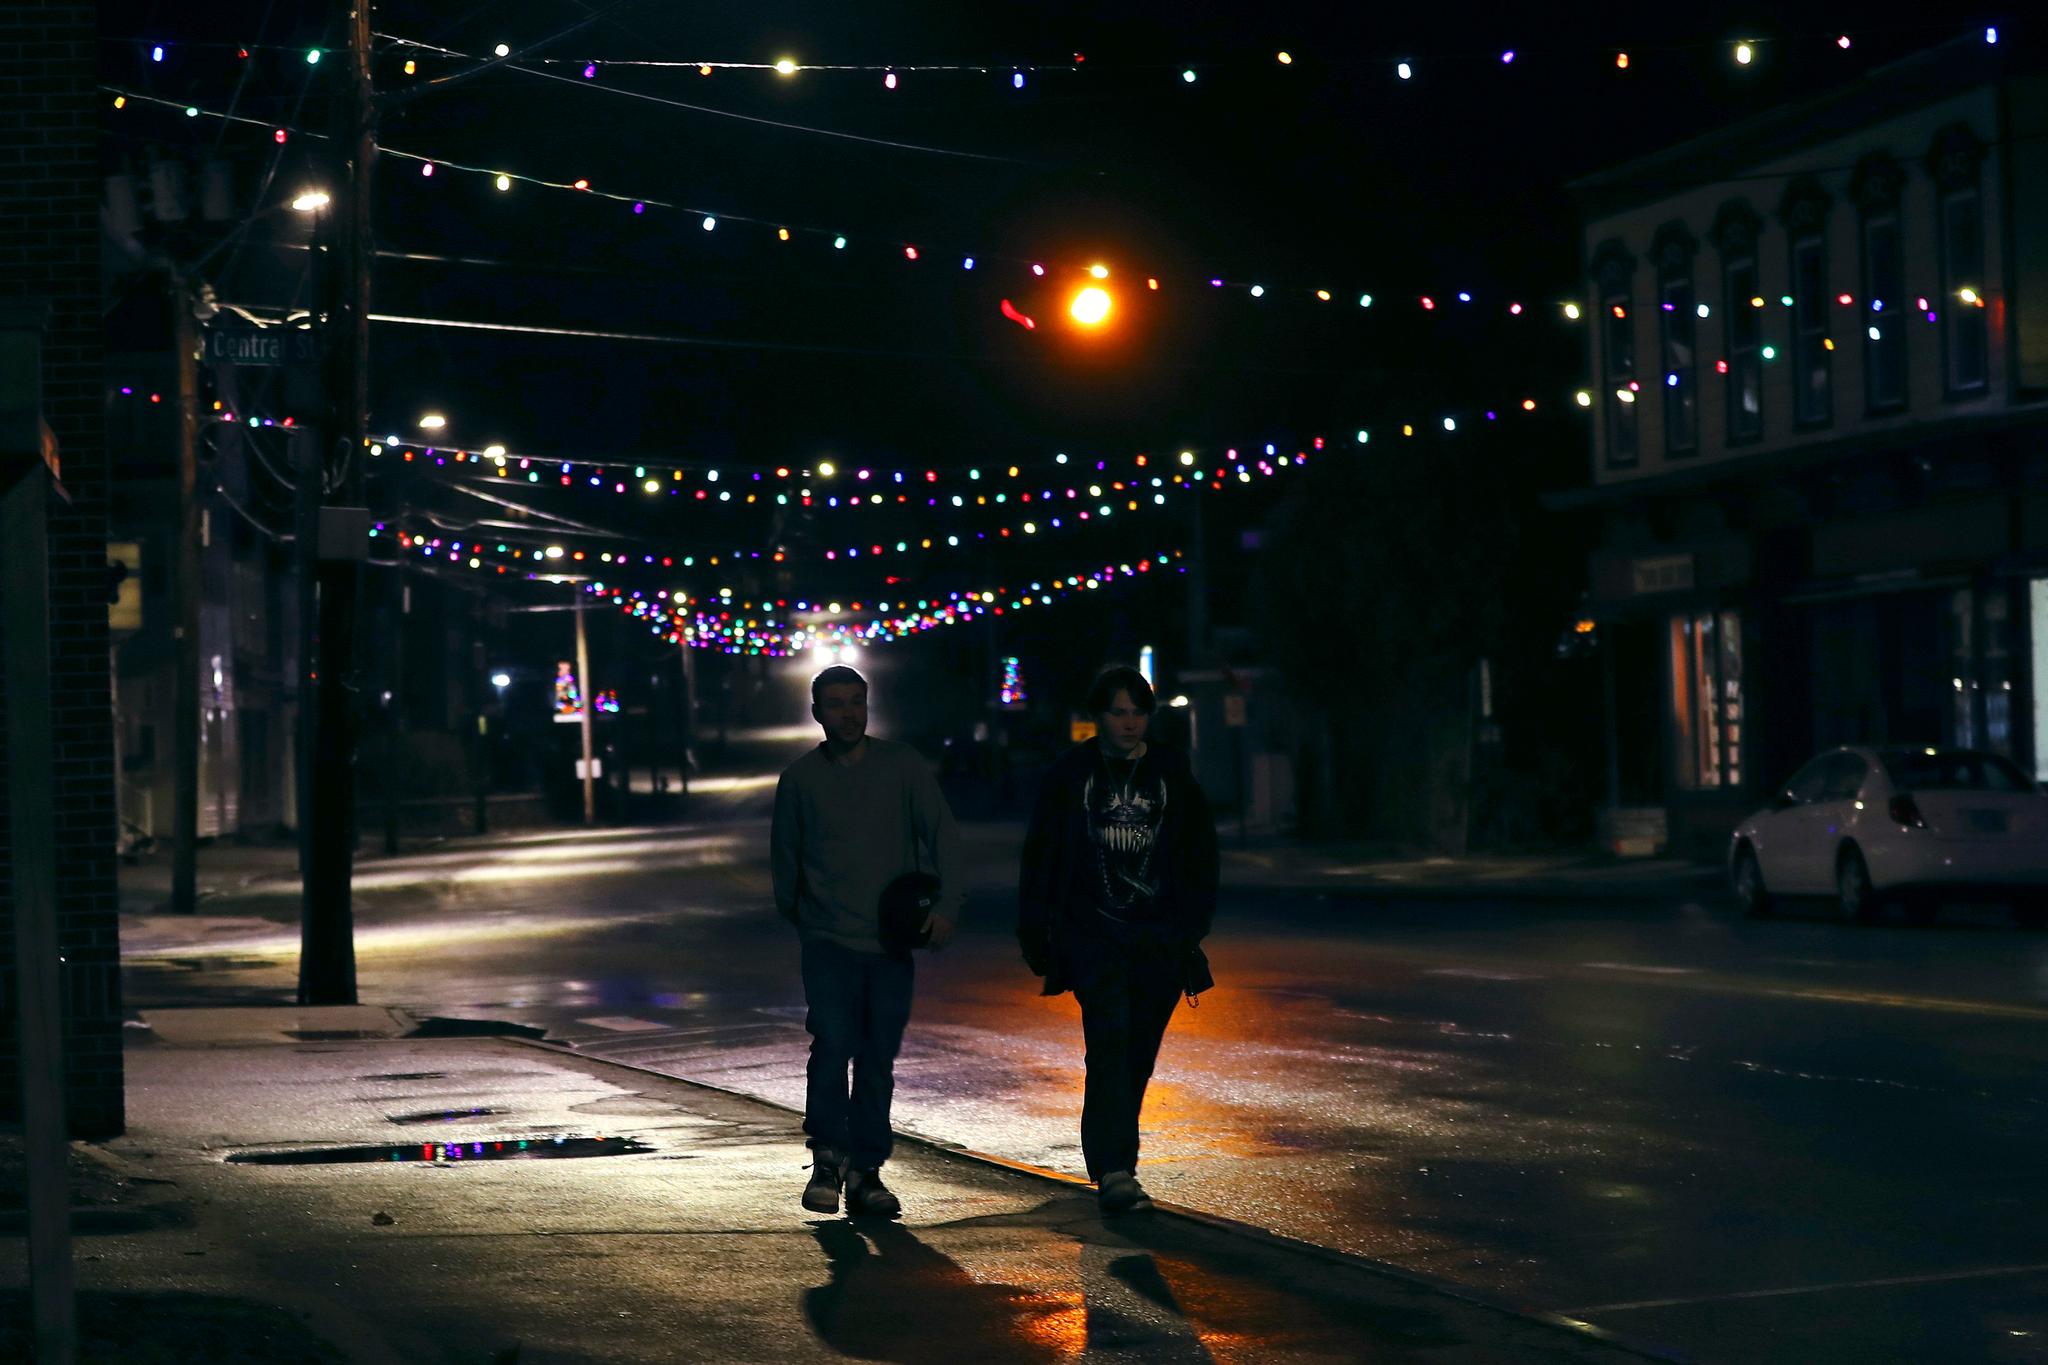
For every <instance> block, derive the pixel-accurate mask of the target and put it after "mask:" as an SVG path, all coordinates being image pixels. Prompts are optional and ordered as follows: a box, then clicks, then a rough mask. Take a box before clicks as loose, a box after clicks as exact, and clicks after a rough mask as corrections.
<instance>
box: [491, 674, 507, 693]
mask: <svg viewBox="0 0 2048 1365" xmlns="http://www.w3.org/2000/svg"><path fill="white" fill-rule="evenodd" d="M511 685H512V675H511V674H510V673H493V674H491V686H493V687H495V688H497V689H498V694H499V695H500V696H503V695H504V692H505V689H506V688H508V687H510V686H511Z"/></svg>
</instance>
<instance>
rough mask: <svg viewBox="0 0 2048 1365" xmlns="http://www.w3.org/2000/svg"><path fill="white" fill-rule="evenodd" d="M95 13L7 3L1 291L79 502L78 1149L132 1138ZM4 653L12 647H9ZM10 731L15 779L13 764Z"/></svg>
mask: <svg viewBox="0 0 2048 1365" xmlns="http://www.w3.org/2000/svg"><path fill="white" fill-rule="evenodd" d="M97 22H98V19H97V11H96V7H95V6H94V5H93V4H91V3H76V0H33V2H32V3H26V4H24V3H12V2H10V0H0V294H5V295H7V296H11V297H33V298H42V299H47V300H48V301H49V302H50V304H51V306H52V310H53V311H52V315H51V322H50V330H49V332H48V333H47V334H46V335H45V337H44V342H43V414H44V418H45V420H46V421H48V422H49V424H50V427H51V428H52V430H54V431H55V432H56V434H57V439H58V441H59V443H60V445H61V448H62V450H61V453H62V458H63V466H64V474H63V478H64V485H65V488H66V489H67V490H68V491H69V492H70V494H71V497H72V501H71V503H70V504H69V505H68V506H58V507H55V508H54V510H53V514H52V517H51V521H50V597H51V602H50V659H51V663H50V666H51V674H52V676H51V688H52V693H53V696H52V705H53V708H54V711H53V722H54V733H53V735H52V744H53V748H54V756H55V769H56V771H55V773H54V793H53V796H54V810H55V823H56V831H57V848H56V850H55V851H56V857H57V878H58V880H57V897H58V917H59V923H58V934H59V938H60V942H61V944H62V948H63V954H64V959H65V966H64V983H63V984H64V1009H65V1039H64V1046H65V1058H66V1066H67V1071H68V1077H67V1079H68V1082H69V1084H68V1093H67V1095H66V1105H67V1110H68V1115H69V1118H70V1122H71V1129H72V1132H73V1134H74V1135H75V1136H79V1137H103V1136H108V1135H111V1134H114V1133H118V1132H120V1131H121V1129H122V1126H123V1106H122V1088H121V1018H120V1016H121V997H120V950H119V920H118V918H117V915H116V901H115V888H114V836H115V824H114V767H113V744H112V741H113V736H112V726H111V709H110V704H109V698H108V694H107V679H108V668H107V610H106V596H105V590H106V562H107V556H106V519H107V512H106V509H107V473H108V470H107V447H106V405H105V383H106V376H105V373H104V364H103V359H102V357H103V351H104V341H103V335H102V330H101V325H100V267H99V253H100V229H99V200H100V180H99V177H100V171H99V150H98V144H99V96H98V95H97V93H96V91H95V90H94V84H95V79H96V62H97V42H96V38H97ZM5 648H6V641H5V640H4V639H0V651H4V650H5ZM5 744H6V737H5V730H4V727H0V771H4V765H5V763H6V758H7V755H6V749H5ZM6 799H7V798H6V786H5V784H4V783H0V988H4V990H0V1118H7V1119H13V1118H18V1117H19V1112H20V1103H21V1100H20V1093H19V1089H20V1087H19V1081H18V1074H17V1065H16V1061H17V1057H18V1052H19V1049H18V1045H17V1041H16V1028H17V1019H16V1008H17V1006H16V1003H15V1001H16V996H15V991H14V962H13V953H14V924H13V921H12V907H13V903H14V898H13V896H12V895H11V894H9V887H10V884H11V880H12V876H11V870H12V866H13V856H12V855H13V850H12V849H11V848H10V847H9V842H10V835H9V833H8V823H7V813H6Z"/></svg>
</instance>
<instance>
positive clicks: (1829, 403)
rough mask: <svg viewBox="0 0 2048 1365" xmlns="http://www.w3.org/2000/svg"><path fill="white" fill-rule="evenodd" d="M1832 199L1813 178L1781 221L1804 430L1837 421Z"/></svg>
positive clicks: (1796, 410) (1804, 179) (1795, 415)
mask: <svg viewBox="0 0 2048 1365" xmlns="http://www.w3.org/2000/svg"><path fill="white" fill-rule="evenodd" d="M1828 205H1829V199H1828V193H1827V191H1826V190H1823V189H1822V188H1821V187H1820V182H1819V181H1818V180H1816V179H1814V178H1813V177H1812V176H1801V177H1800V178H1799V179H1797V180H1794V181H1793V182H1792V183H1791V184H1790V185H1789V186H1787V187H1786V189H1785V198H1784V200H1783V201H1782V202H1781V203H1780V204H1779V206H1778V221H1779V222H1781V223H1783V224H1784V225H1785V240H1786V242H1787V243H1788V245H1789V246H1790V248H1791V259H1790V265H1791V280H1792V336H1791V342H1792V345H1791V351H1792V421H1793V423H1794V424H1795V425H1796V426H1799V427H1803V428H1812V427H1824V426H1826V425H1827V424H1828V423H1829V422H1831V421H1833V420H1834V415H1835V400H1834V393H1833V388H1832V384H1833V378H1834V364H1833V361H1834V339H1833V338H1832V337H1831V336H1829V334H1828V333H1829V328H1828V318H1829V308H1830V306H1831V305H1832V304H1833V303H1834V297H1833V294H1832V292H1831V291H1830V290H1829V288H1828V237H1827V226H1828Z"/></svg>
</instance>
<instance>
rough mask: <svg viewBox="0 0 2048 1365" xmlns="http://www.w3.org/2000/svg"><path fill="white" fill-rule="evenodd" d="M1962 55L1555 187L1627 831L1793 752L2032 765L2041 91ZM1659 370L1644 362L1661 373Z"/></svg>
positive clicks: (1621, 832)
mask: <svg viewBox="0 0 2048 1365" xmlns="http://www.w3.org/2000/svg"><path fill="white" fill-rule="evenodd" d="M2009 55H2010V54H2008V52H2007V50H2006V49H2005V48H2003V47H1992V46H1987V45H1985V44H1983V43H1981V42H1977V41H1971V42H1965V43H1956V44H1952V45H1949V46H1946V47H1942V48H1939V49H1935V50H1933V51H1931V52H1928V53H1925V54H1923V55H1921V56H1918V57H1915V58H1913V59H1910V60H1908V61H1904V62H1901V63H1897V64H1895V65H1892V66H1889V67H1885V68H1882V69H1880V70H1877V71H1875V72H1873V73H1871V74H1870V75H1869V76H1867V77H1865V78H1864V79H1862V80H1859V81H1857V82H1855V83H1853V84H1851V85H1849V86H1846V87H1844V88H1842V89H1841V90H1838V91H1836V92H1834V93H1831V94H1829V95H1827V96H1824V97H1822V98H1819V99H1816V100H1813V101H1810V102H1807V103H1804V104H1800V105H1796V106H1790V107H1786V108H1781V109H1777V110H1773V111H1771V112H1769V113H1766V114H1763V115H1760V116H1758V117H1756V118H1754V119H1751V120H1749V121H1747V122H1744V123H1741V124H1738V125H1736V126H1734V127H1730V128H1727V129H1724V130H1721V131H1719V132H1716V133H1713V134H1710V135H1708V136H1705V137H1702V138H1698V139H1695V140H1693V141H1691V142H1687V143H1684V144H1682V145H1679V146H1675V147H1672V148H1669V149H1667V150H1665V151H1662V152H1659V153H1656V154H1654V155H1652V156H1649V157H1646V158H1643V159H1640V160H1638V161H1635V162H1632V163H1630V164H1628V165H1624V166H1619V167H1616V168H1614V169H1613V170H1610V171H1606V172H1603V173H1600V174H1598V175H1594V176H1591V177H1588V178H1586V179H1584V180H1581V181H1579V182H1577V183H1576V184H1575V185H1574V186H1573V189H1574V191H1575V193H1576V195H1577V197H1578V201H1579V204H1580V207H1581V213H1582V217H1583V220H1584V225H1585V233H1584V257H1583V259H1584V261H1585V267H1584V268H1585V284H1584V288H1585V289H1586V291H1587V297H1588V298H1590V299H1591V300H1592V301H1593V303H1594V309H1593V310H1592V316H1593V321H1594V323H1595V325H1594V326H1592V327H1590V328H1589V329H1588V334H1587V339H1588V345H1589V348H1590V349H1589V355H1588V362H1589V363H1588V369H1587V373H1588V374H1589V375H1590V376H1591V377H1592V378H1593V379H1594V380H1596V381H1597V382H1598V385H1599V387H1598V388H1597V389H1594V390H1593V392H1592V393H1591V394H1590V395H1588V398H1589V404H1588V405H1589V407H1590V411H1591V413H1592V417H1593V438H1592V449H1591V451H1590V452H1589V453H1590V456H1591V459H1590V466H1591V478H1590V481H1589V482H1588V484H1587V485H1586V486H1585V487H1583V488H1581V489H1578V490H1574V491H1572V492H1570V493H1567V494H1564V495H1561V496H1559V497H1556V498H1554V499H1553V500H1552V502H1553V505H1555V506H1560V507H1566V506H1569V507H1578V508H1586V509H1590V510H1592V511H1594V512H1595V513H1597V516H1598V520H1599V524H1600V535H1599V544H1598V546H1597V547H1596V548H1595V549H1594V550H1593V551H1592V554H1591V558H1590V563H1589V578H1590V590H1589V601H1590V607H1591V615H1592V616H1593V618H1594V619H1596V620H1597V621H1598V622H1599V623H1600V626H1599V635H1600V638H1601V650H1602V653H1603V656H1604V659H1605V668H1606V670H1607V683H1608V688H1609V695H1610V698H1611V703H1610V705H1609V706H1608V707H1607V712H1608V718H1607V728H1608V737H1607V739H1608V763H1607V768H1608V775H1607V797H1606V803H1605V804H1606V807H1607V812H1608V815H1607V821H1606V828H1607V829H1608V830H1609V831H1610V832H1611V833H1612V835H1613V837H1614V839H1615V841H1616V842H1617V844H1626V843H1636V844H1639V845H1649V844H1659V843H1661V844H1664V845H1666V846H1669V847H1671V848H1672V849H1674V850H1675V851H1681V852H1687V851H1691V852H1704V851H1706V850H1708V849H1709V848H1715V847H1718V845H1719V844H1720V843H1721V842H1722V841H1723V840H1725V838H1726V835H1727V832H1728V830H1729V829H1730V828H1731V827H1732V826H1733V825H1734V823H1735V822H1736V820H1737V819H1738V818H1739V817H1740V816H1741V814H1742V813H1743V812H1745V811H1746V810H1748V809H1750V808H1752V807H1753V806H1755V805H1756V804H1758V802H1759V801H1760V800H1761V799H1762V797H1763V795H1764V794H1765V793H1768V792H1769V791H1770V790H1771V788H1772V786H1773V784H1775V783H1778V782H1781V781H1783V779H1784V778H1785V776H1786V775H1787V774H1788V773H1790V772H1791V771H1792V769H1793V768H1794V767H1795V766H1796V765H1797V764H1798V763H1800V762H1802V761H1803V760H1804V759H1805V758H1806V757H1807V756H1808V755H1809V754H1811V753H1812V752H1813V751H1815V750H1817V749H1819V748H1822V747H1825V746H1828V745H1833V744H1840V743H1848V742H1870V743H1930V744H1932V743H1942V744H1961V745H1969V746H1972V747H1977V748H1983V749H1988V750H1992V751H1995V752H1998V753H2002V754H2006V755H2008V756H2010V757H2012V758H2014V759H2015V760H2017V761H2019V762H2020V763H2021V764H2022V765H2023V766H2024V767H2026V769H2027V770H2028V771H2029V772H2030V773H2032V774H2034V775H2035V776H2036V777H2037V778H2040V779H2048V75H2044V74H2043V73H2041V72H2039V71H2035V70H2021V69H2016V68H2014V67H2012V66H2011V65H2009V64H2008V57H2009ZM1652 357H1654V363H1652V359H1651V358H1652Z"/></svg>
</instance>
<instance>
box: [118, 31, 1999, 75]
mask: <svg viewBox="0 0 2048 1365" xmlns="http://www.w3.org/2000/svg"><path fill="white" fill-rule="evenodd" d="M1932 27H1933V26H1930V30H1931V29H1932ZM1944 31H1947V30H1945V29H1944ZM1981 32H1982V36H1983V40H1984V42H1985V44H1986V45H1988V46H1996V45H1997V43H1998V41H1999V38H2000V36H2001V35H2000V30H1999V29H1998V27H1997V26H1996V25H1985V26H1984V27H1983V29H1982V30H1981ZM375 36H376V38H377V39H378V40H379V41H380V42H383V43H385V44H387V46H386V47H385V48H384V49H383V50H382V51H383V52H384V53H386V54H390V53H398V52H405V53H418V54H432V55H434V56H437V57H446V58H451V59H455V60H456V61H459V62H461V63H463V64H464V65H475V64H478V63H482V62H485V61H488V60H491V59H492V58H496V59H500V60H502V59H503V58H506V57H509V56H511V55H512V53H513V48H512V45H511V44H508V43H500V44H498V45H497V46H496V48H495V49H494V51H493V53H492V57H490V58H487V57H485V56H483V55H481V54H476V53H467V52H463V51H460V50H458V49H455V48H449V47H443V46H440V45H439V44H435V43H427V42H422V41H419V40H417V39H410V38H405V37H401V36H399V35H396V34H389V33H378V34H376V35H375ZM102 41H104V42H107V43H109V44H114V45H119V46H124V47H130V48H133V49H134V50H136V51H137V52H138V53H146V54H147V55H148V57H149V60H150V61H151V62H152V63H154V64H163V63H165V62H166V61H168V60H169V58H170V56H171V54H172V53H173V52H174V51H177V50H183V49H191V50H195V51H207V52H212V51H228V50H232V51H233V52H234V53H235V56H236V59H237V60H238V61H247V60H250V59H251V58H252V57H253V55H254V54H257V53H281V54H284V56H285V57H286V59H287V60H291V61H295V62H306V63H310V64H315V65H317V64H318V63H319V62H320V60H321V59H322V58H323V57H325V56H329V55H333V54H334V53H335V51H336V50H335V49H329V48H322V47H301V46H296V45H286V44H275V43H228V42H207V41H183V40H180V41H178V42H176V43H163V42H158V41H154V40H151V39H144V38H106V39H103V40H102ZM1806 46H1810V47H1815V48H1821V49H1831V50H1834V51H1837V52H1850V51H1853V50H1854V48H1855V46H1856V35H1855V32H1854V31H1844V30H1842V29H1812V30H1805V31H1801V32H1796V33H1789V34H1782V35H1779V36H1776V37H1739V38H1733V39H1723V38H1712V39H1702V40H1700V41H1697V42H1692V43H1675V42H1670V41H1660V42H1658V43H1657V44H1655V46H1654V47H1652V48H1648V49H1637V50H1636V51H1635V52H1633V53H1632V52H1631V50H1630V47H1629V45H1628V44H1625V43H1623V44H1613V43H1607V44H1585V45H1570V46H1562V45H1558V44H1555V43H1546V44H1545V45H1544V46H1542V47H1541V48H1523V47H1514V46H1500V47H1496V48H1492V49H1487V48H1484V47H1483V46H1480V47H1462V48H1459V49H1456V50H1434V51H1433V50H1424V49H1418V50H1413V51H1405V52H1384V53H1373V54H1370V55H1366V54H1355V53H1351V52H1344V53H1340V54H1337V55H1334V56H1333V55H1330V54H1328V53H1319V52H1309V51H1306V50H1304V51H1303V52H1302V53H1300V54H1297V53H1296V52H1295V51H1294V50H1293V49H1292V48H1290V47H1288V46H1284V45H1275V46H1273V47H1271V48H1270V49H1269V51H1270V55H1269V56H1265V57H1243V58H1234V59H1228V60H1219V59H1215V58H1206V59H1202V60H1198V61H1192V62H1169V61H1128V60H1109V61H1102V60H1092V61H1091V60H1090V58H1089V57H1088V55H1087V54H1086V53H1083V52H1071V53H1070V54H1069V55H1067V56H1065V57H1062V58H1055V59H1048V60H1038V61H1008V60H994V59H982V60H978V61H954V62H933V61H885V62H875V61H865V62H836V61H811V60H803V59H799V58H797V57H795V56H790V55H785V56H779V57H776V58H773V59H771V60H756V61H739V60H732V59H715V60H704V59H701V58H700V59H697V60H687V59H679V58H652V57H620V56H607V55H602V54H592V55H587V56H581V57H529V58H527V60H529V61H532V62H534V63H536V64H537V65H542V66H559V67H563V68H567V69H574V70H579V71H580V72H581V74H582V77H583V79H585V80H590V81H595V80H597V79H598V78H599V77H600V75H601V73H602V72H603V71H604V70H605V69H606V68H618V69H622V70H647V71H663V70H676V71H690V70H694V71H695V72H696V73H697V74H698V75H699V76H711V75H714V74H716V73H719V72H727V71H751V72H764V73H766V72H772V73H774V74H775V75H776V76H777V77H780V78H784V79H787V78H792V77H795V76H799V75H802V74H805V73H807V72H834V73H850V74H857V75H868V76H880V77H881V78H882V79H881V86H882V88H883V89H884V90H895V89H897V88H899V86H900V85H901V83H902V78H903V77H905V76H910V75H941V74H946V75H971V76H994V77H997V78H998V79H1000V80H1001V81H1002V82H1003V83H1004V84H1006V85H1008V86H1010V87H1011V88H1012V89H1017V90H1022V89H1023V88H1024V87H1025V85H1026V78H1027V77H1034V76H1052V75H1078V74H1082V73H1087V72H1128V71H1138V72H1145V73H1154V72H1157V73H1163V74H1164V75H1165V76H1166V77H1167V78H1168V79H1169V80H1171V81H1173V82H1174V83H1176V84H1179V85H1183V86H1187V85H1194V84H1196V83H1197V82H1198V81H1199V80H1200V79H1201V76H1202V75H1203V73H1213V72H1217V71H1222V70H1227V69H1235V68H1250V67H1253V66H1256V67H1259V68H1270V67H1276V66H1277V67H1283V68H1285V67H1296V66H1299V67H1301V68H1302V69H1303V70H1304V71H1307V70H1313V69H1315V68H1317V67H1337V68H1344V69H1360V70H1374V71H1379V72H1381V73H1384V74H1388V75H1391V76H1393V77H1394V79H1395V80H1397V81H1412V80H1414V79H1416V78H1417V76H1419V75H1420V74H1421V73H1422V72H1423V71H1425V70H1431V69H1434V68H1435V67H1437V66H1438V65H1444V66H1453V67H1478V68H1482V69H1500V68H1515V67H1519V68H1521V69H1525V70H1526V69H1527V68H1528V67H1529V65H1530V64H1531V62H1532V61H1534V62H1538V63H1543V62H1548V63H1551V64H1552V65H1564V64H1566V63H1567V62H1575V61H1578V60H1581V59H1584V58H1587V57H1589V56H1597V57H1598V58H1599V59H1600V61H1601V63H1602V65H1606V66H1611V68H1612V69H1614V70H1616V71H1631V72H1635V73H1638V74H1640V72H1641V70H1642V67H1643V65H1644V61H1643V58H1644V56H1646V55H1648V56H1653V57H1655V58H1659V59H1662V58H1667V57H1673V56H1679V55H1682V56H1684V57H1687V58H1692V57H1702V56H1704V57H1709V58H1711V59H1712V60H1715V61H1722V60H1725V61H1727V62H1729V63H1730V64H1732V65H1734V66H1737V67H1752V66H1755V65H1756V64H1757V62H1758V59H1759V58H1760V57H1764V56H1767V55H1768V54H1769V53H1771V52H1772V51H1776V50H1791V49H1794V48H1797V47H1806ZM401 69H402V70H403V72H404V74H405V75H407V76H422V75H425V74H428V73H427V72H426V71H425V70H424V68H423V67H422V66H421V64H420V60H419V58H418V57H408V58H406V59H405V61H404V63H403V66H402V68H401Z"/></svg>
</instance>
